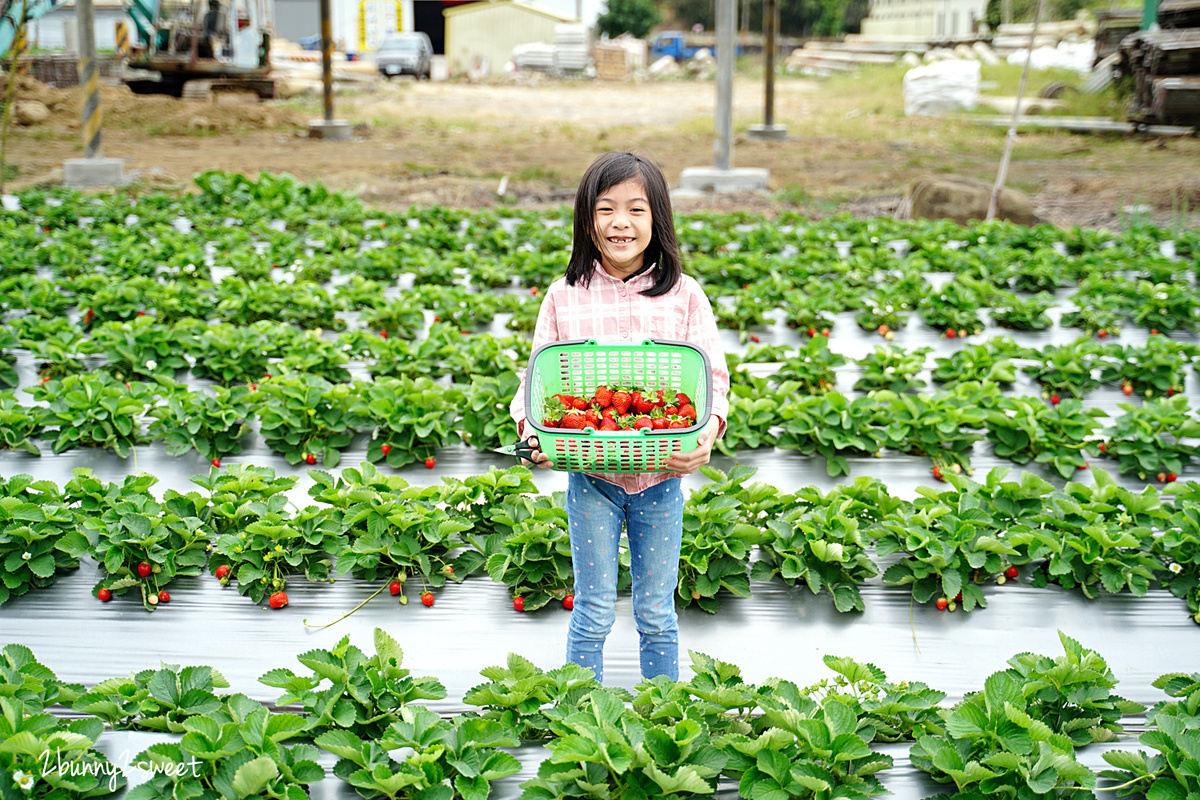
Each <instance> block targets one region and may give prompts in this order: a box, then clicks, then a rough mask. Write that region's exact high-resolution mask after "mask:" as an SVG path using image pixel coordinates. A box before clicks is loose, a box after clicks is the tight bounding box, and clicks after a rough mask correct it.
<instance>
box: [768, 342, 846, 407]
mask: <svg viewBox="0 0 1200 800" xmlns="http://www.w3.org/2000/svg"><path fill="white" fill-rule="evenodd" d="M845 363H846V358H845V356H842V355H841V354H839V353H835V352H833V351H832V350H830V349H829V340H828V339H826V338H825V337H824V336H814V337H813V338H812V339H810V340H809V341H808V342H806V343H805V344H802V345H800V348H799V352H798V353H797V354H796V355H794V356H791V357H789V358H786V359H784V362H783V364H782V365H781V366H780V367H779V369H778V371H776V372H775V374H774V375H772V376H771V378H772V380H774V381H776V382H777V383H779V384H780V387H779V393H780V394H782V395H784V396H787V395H789V394H793V393H795V392H803V393H804V394H815V393H817V392H829V391H833V387H834V384H836V383H837V375H836V374H835V372H834V370H836V369H837V368H838V367H840V366H842V365H844V364H845ZM792 382H794V383H795V385H790V384H791V383H792Z"/></svg>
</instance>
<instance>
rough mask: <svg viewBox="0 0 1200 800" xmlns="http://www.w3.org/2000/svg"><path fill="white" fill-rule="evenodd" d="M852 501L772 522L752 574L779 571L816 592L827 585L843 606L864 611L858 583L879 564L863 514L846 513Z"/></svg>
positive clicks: (875, 572) (837, 603)
mask: <svg viewBox="0 0 1200 800" xmlns="http://www.w3.org/2000/svg"><path fill="white" fill-rule="evenodd" d="M850 502H851V501H850V500H849V499H845V500H842V501H841V502H840V503H836V504H835V503H831V504H830V505H828V506H826V507H825V508H822V509H813V510H809V511H798V512H795V513H793V514H789V515H787V516H785V517H782V518H778V517H777V518H775V519H772V520H770V521H769V522H767V529H768V533H767V534H766V535H765V536H764V537H763V538H762V539H761V540H760V541H759V545H758V546H759V554H760V555H761V556H762V558H761V559H760V560H757V561H755V562H754V565H753V567H752V569H751V571H750V577H751V578H752V579H754V580H760V581H769V580H771V579H772V578H774V577H775V576H777V575H778V576H779V577H780V578H782V579H783V580H784V581H785V582H786V583H789V584H794V585H796V586H799V585H805V586H807V587H808V590H809V591H810V592H812V593H813V594H820V593H821V591H822V590H827V591H828V592H829V593H830V594H831V595H832V596H833V603H834V606H835V607H836V608H837V610H838V611H841V612H843V613H845V612H847V611H862V610H863V609H864V608H865V606H864V605H863V600H862V594H861V593H860V592H859V590H858V587H859V585H860V584H862V583H863V582H865V581H866V580H867V579H868V578H872V577H874V576H875V575H878V574H879V569H878V568H877V567H876V566H875V564H874V562H872V561H871V556H870V555H869V554H868V553H867V550H866V544H865V539H864V537H863V534H862V531H860V530H859V527H858V522H857V520H855V519H854V518H853V517H848V516H846V515H845V513H844V512H845V509H846V507H847V506H849V505H850Z"/></svg>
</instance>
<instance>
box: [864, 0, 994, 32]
mask: <svg viewBox="0 0 1200 800" xmlns="http://www.w3.org/2000/svg"><path fill="white" fill-rule="evenodd" d="M986 19H987V0H870V3H869V5H868V11H867V16H866V18H865V19H864V20H863V21H862V35H863V37H864V38H871V37H887V36H902V37H916V38H920V39H925V40H928V39H941V38H947V39H953V38H957V37H968V36H970V35H971V34H973V33H976V32H977V30H978V27H979V25H980V23H982V22H983V21H984V20H986Z"/></svg>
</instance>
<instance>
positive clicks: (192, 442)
mask: <svg viewBox="0 0 1200 800" xmlns="http://www.w3.org/2000/svg"><path fill="white" fill-rule="evenodd" d="M257 406H258V395H257V394H255V393H254V392H251V391H250V390H249V389H248V388H246V387H244V386H235V387H233V388H232V389H227V388H225V387H224V386H219V385H218V386H214V387H213V389H212V394H204V393H201V392H191V391H186V390H184V391H178V392H173V393H171V394H170V395H168V396H167V398H166V402H165V403H163V404H162V405H158V406H155V407H154V408H152V409H150V416H151V417H153V418H154V421H153V422H151V423H150V428H149V435H150V438H152V439H162V440H163V442H164V444H165V445H166V450H167V455H172V456H178V455H183V454H184V453H187V452H188V451H190V450H195V451H196V452H197V453H199V454H200V456H201V457H202V458H204V459H207V460H212V459H214V458H217V459H220V458H224V457H226V456H235V455H237V454H238V453H240V452H242V436H243V435H244V434H245V433H246V431H247V430H248V429H249V428H248V425H247V422H248V420H249V419H250V418H251V417H252V416H253V414H254V409H255V408H257Z"/></svg>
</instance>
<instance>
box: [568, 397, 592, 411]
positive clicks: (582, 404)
mask: <svg viewBox="0 0 1200 800" xmlns="http://www.w3.org/2000/svg"><path fill="white" fill-rule="evenodd" d="M571 405H573V406H574V407H575V410H576V411H583V410H584V409H585V408H587V407H588V401H587V400H584V399H583V398H582V397H576V398H575V400H574V402H572V403H571Z"/></svg>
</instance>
